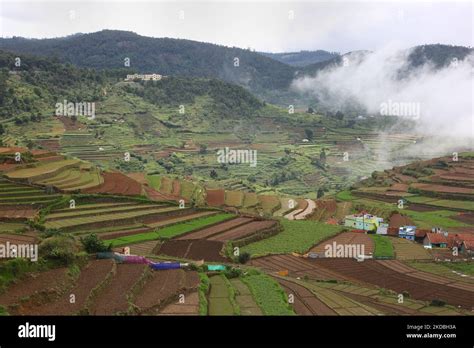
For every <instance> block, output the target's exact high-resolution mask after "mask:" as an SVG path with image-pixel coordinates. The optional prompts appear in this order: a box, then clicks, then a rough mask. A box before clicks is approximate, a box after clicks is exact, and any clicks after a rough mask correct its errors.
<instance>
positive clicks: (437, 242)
mask: <svg viewBox="0 0 474 348" xmlns="http://www.w3.org/2000/svg"><path fill="white" fill-rule="evenodd" d="M423 246H424V247H425V248H426V249H432V248H447V247H448V238H447V236H446V235H445V234H443V233H432V232H430V233H427V234H426V236H425V239H423Z"/></svg>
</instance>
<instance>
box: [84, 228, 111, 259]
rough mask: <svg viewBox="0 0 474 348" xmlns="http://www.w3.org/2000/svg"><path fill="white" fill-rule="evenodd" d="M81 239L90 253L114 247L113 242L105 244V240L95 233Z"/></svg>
mask: <svg viewBox="0 0 474 348" xmlns="http://www.w3.org/2000/svg"><path fill="white" fill-rule="evenodd" d="M80 241H81V244H82V246H83V247H84V250H85V251H86V252H88V253H89V254H93V253H100V252H104V251H110V250H111V249H112V244H109V245H108V246H107V245H105V243H104V241H102V240H100V239H99V237H97V235H96V234H95V233H92V234H89V235H87V236H86V237H84V238H83V237H81V239H80Z"/></svg>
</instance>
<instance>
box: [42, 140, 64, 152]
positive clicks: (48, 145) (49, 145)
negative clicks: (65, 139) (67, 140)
mask: <svg viewBox="0 0 474 348" xmlns="http://www.w3.org/2000/svg"><path fill="white" fill-rule="evenodd" d="M36 143H37V144H38V145H40V146H42V147H44V148H45V149H48V150H49V151H54V152H58V151H59V150H61V145H60V144H59V139H43V140H36Z"/></svg>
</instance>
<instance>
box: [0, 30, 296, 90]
mask: <svg viewBox="0 0 474 348" xmlns="http://www.w3.org/2000/svg"><path fill="white" fill-rule="evenodd" d="M0 49H4V50H9V51H14V52H19V53H34V54H37V55H41V56H49V57H59V59H60V60H61V61H62V62H69V63H72V64H74V65H77V66H80V67H90V68H97V69H116V68H121V67H124V59H125V58H129V59H130V68H131V69H134V70H138V71H139V72H141V73H159V74H162V75H174V76H188V77H207V78H219V79H222V80H224V81H228V82H233V83H237V84H240V85H242V86H246V87H248V88H250V89H251V90H261V89H286V88H287V87H288V85H289V83H290V81H291V79H292V75H293V68H292V67H290V66H288V65H286V64H282V63H280V62H278V61H275V60H273V59H270V58H268V57H264V56H262V55H260V54H258V53H255V52H251V51H249V50H244V49H240V48H234V47H225V46H219V45H214V44H209V43H202V42H196V41H191V40H181V39H170V38H151V37H145V36H140V35H137V34H135V33H132V32H126V31H115V30H103V31H100V32H96V33H92V34H78V35H73V36H68V37H64V38H57V39H44V40H36V39H34V40H30V39H24V38H12V39H0ZM235 58H238V59H239V66H235V65H234V59H235Z"/></svg>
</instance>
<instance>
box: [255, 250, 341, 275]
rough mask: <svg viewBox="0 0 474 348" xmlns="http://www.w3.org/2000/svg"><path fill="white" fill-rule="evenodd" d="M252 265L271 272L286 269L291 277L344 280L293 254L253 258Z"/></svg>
mask: <svg viewBox="0 0 474 348" xmlns="http://www.w3.org/2000/svg"><path fill="white" fill-rule="evenodd" d="M250 264H251V265H252V266H255V267H260V268H262V269H264V270H268V271H271V272H278V271H283V270H288V271H289V275H290V276H291V277H293V278H296V277H303V276H304V275H307V276H308V277H310V278H311V279H317V280H334V279H335V280H344V278H343V277H342V276H341V275H339V274H337V273H335V272H332V271H330V270H327V269H324V268H320V267H315V265H314V263H313V262H311V261H310V260H309V259H305V258H302V257H297V256H293V255H271V256H264V257H259V258H257V259H254V260H252V261H251V262H250Z"/></svg>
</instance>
